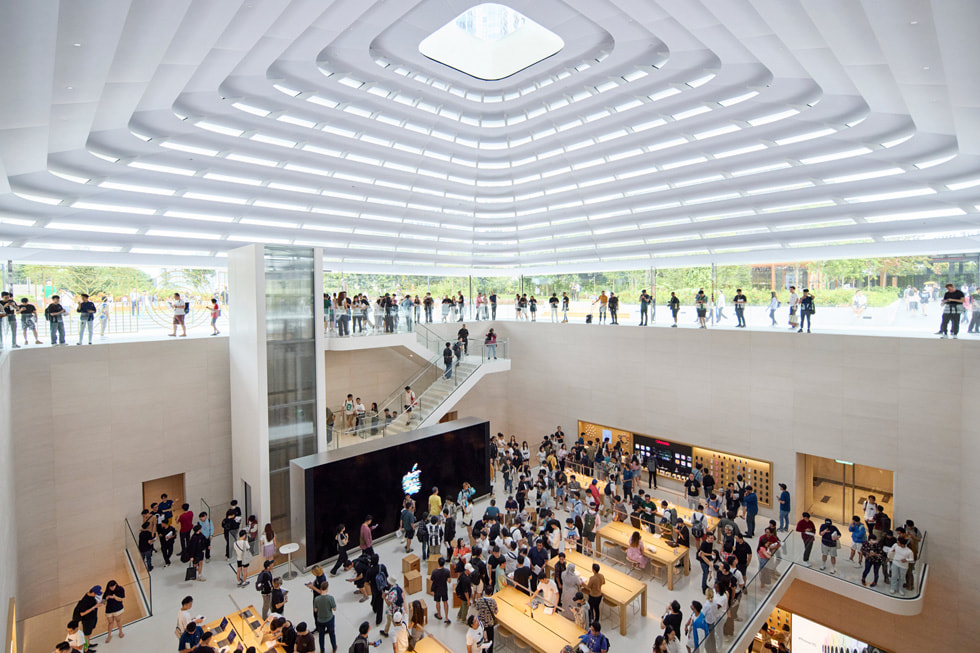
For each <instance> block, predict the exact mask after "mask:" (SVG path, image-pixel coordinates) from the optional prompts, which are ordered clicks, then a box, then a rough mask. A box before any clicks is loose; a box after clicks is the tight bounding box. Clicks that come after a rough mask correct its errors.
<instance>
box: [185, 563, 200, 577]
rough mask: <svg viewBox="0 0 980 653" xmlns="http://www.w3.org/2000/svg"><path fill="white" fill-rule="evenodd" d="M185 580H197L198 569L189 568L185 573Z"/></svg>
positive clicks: (192, 566)
mask: <svg viewBox="0 0 980 653" xmlns="http://www.w3.org/2000/svg"><path fill="white" fill-rule="evenodd" d="M184 580H185V581H187V580H197V567H195V566H194V565H191V566H190V567H188V568H187V571H185V572H184Z"/></svg>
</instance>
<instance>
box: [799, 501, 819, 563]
mask: <svg viewBox="0 0 980 653" xmlns="http://www.w3.org/2000/svg"><path fill="white" fill-rule="evenodd" d="M796 532H797V533H799V534H800V537H801V538H802V539H803V564H804V566H806V567H809V566H810V551H811V550H813V540H814V537H813V536H814V534H815V533H816V532H817V527H816V526H815V525H814V523H813V522H812V521H810V513H808V512H804V513H803V518H802V519H800V521H798V522H796Z"/></svg>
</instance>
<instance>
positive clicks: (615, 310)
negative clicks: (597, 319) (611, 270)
mask: <svg viewBox="0 0 980 653" xmlns="http://www.w3.org/2000/svg"><path fill="white" fill-rule="evenodd" d="M609 324H619V297H617V296H616V293H614V292H612V291H611V290H610V291H609Z"/></svg>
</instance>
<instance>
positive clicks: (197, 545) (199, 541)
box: [188, 524, 209, 583]
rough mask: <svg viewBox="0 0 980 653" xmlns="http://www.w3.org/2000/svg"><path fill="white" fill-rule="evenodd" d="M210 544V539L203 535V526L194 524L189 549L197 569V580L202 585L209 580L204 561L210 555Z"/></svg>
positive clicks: (192, 561) (192, 562)
mask: <svg viewBox="0 0 980 653" xmlns="http://www.w3.org/2000/svg"><path fill="white" fill-rule="evenodd" d="M208 544H209V542H208V539H207V538H206V537H204V534H203V533H201V525H200V524H194V528H193V529H192V534H191V541H190V544H189V545H188V548H189V550H190V554H191V564H193V566H194V567H195V568H196V569H197V580H199V581H201V582H202V583H203V582H204V581H206V580H207V578H205V577H204V559H205V557H206V556H207V553H208Z"/></svg>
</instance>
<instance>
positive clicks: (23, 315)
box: [17, 297, 41, 345]
mask: <svg viewBox="0 0 980 653" xmlns="http://www.w3.org/2000/svg"><path fill="white" fill-rule="evenodd" d="M17 311H18V312H19V313H20V328H21V329H22V330H23V332H24V344H27V343H28V342H30V341H29V340H28V339H27V332H28V331H31V332H33V333H34V344H35V345H40V344H41V341H40V340H39V339H38V337H37V307H36V306H34V304H32V303H30V301H28V299H27V297H21V299H20V305H19V306H18V307H17Z"/></svg>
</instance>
